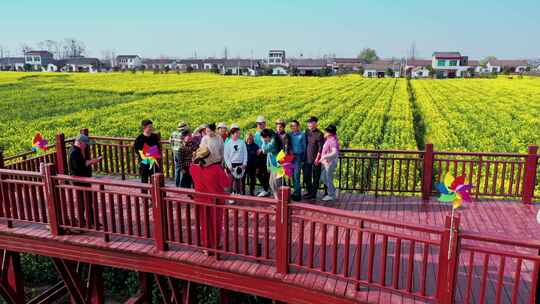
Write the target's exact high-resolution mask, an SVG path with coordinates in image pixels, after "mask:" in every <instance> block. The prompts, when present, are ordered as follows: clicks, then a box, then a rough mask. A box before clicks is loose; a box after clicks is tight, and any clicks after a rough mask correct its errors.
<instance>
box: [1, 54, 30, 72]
mask: <svg viewBox="0 0 540 304" xmlns="http://www.w3.org/2000/svg"><path fill="white" fill-rule="evenodd" d="M0 71H24V57H4V58H0Z"/></svg>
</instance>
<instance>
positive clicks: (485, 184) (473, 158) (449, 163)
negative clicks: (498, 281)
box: [4, 129, 540, 203]
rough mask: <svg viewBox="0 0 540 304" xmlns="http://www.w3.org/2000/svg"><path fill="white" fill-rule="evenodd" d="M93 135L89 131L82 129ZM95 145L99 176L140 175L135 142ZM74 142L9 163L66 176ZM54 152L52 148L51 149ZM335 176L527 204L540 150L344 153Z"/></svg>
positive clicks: (367, 186)
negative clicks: (462, 184)
mask: <svg viewBox="0 0 540 304" xmlns="http://www.w3.org/2000/svg"><path fill="white" fill-rule="evenodd" d="M81 132H84V133H86V134H88V130H87V129H83V130H81ZM90 138H91V139H93V140H95V141H96V144H95V145H93V146H91V148H90V149H89V151H90V154H91V157H97V156H102V157H103V160H102V161H101V162H100V163H98V164H97V166H96V167H95V172H96V173H97V174H105V175H118V176H121V177H122V179H125V178H127V177H136V176H138V174H139V173H138V158H137V155H136V152H135V151H134V150H133V146H132V144H133V138H121V137H105V136H90ZM71 142H72V139H70V140H64V137H63V135H62V134H59V135H57V138H56V144H55V146H54V150H56V151H62V152H61V153H58V152H56V151H54V152H49V153H48V154H44V155H40V156H37V157H31V158H28V157H29V156H30V155H31V153H23V154H19V155H17V156H13V157H9V158H6V159H4V162H5V163H6V164H7V167H8V168H11V169H18V170H26V171H34V172H37V171H39V163H41V162H52V163H55V164H56V165H57V168H58V172H59V173H67V162H66V160H67V153H68V152H67V151H68V146H69V144H70V143H71ZM162 147H163V151H162V154H163V155H162V159H161V168H162V171H163V175H164V176H165V177H166V178H173V177H174V157H173V152H172V150H171V149H170V145H169V142H168V141H166V140H163V141H162ZM51 151H52V149H51ZM340 152H341V155H340V158H339V163H338V169H337V172H336V182H337V186H338V188H339V189H342V190H346V191H359V192H371V193H374V194H375V195H384V194H395V193H398V194H401V193H412V194H415V193H418V194H421V195H422V197H423V198H424V199H428V198H429V197H430V196H432V195H433V194H435V189H434V187H433V184H434V183H435V181H438V180H440V179H441V178H442V175H443V174H445V173H446V172H451V173H453V174H454V175H455V176H457V175H462V174H464V175H466V176H467V178H468V182H469V183H471V184H472V185H473V189H472V194H473V195H474V196H475V197H476V198H479V197H506V198H520V199H521V200H522V201H523V202H525V203H530V202H532V200H533V199H535V198H540V184H539V183H540V169H539V166H540V165H539V162H538V159H539V155H538V146H530V147H529V149H528V153H527V154H519V153H487V152H481V153H479V152H444V151H434V149H433V145H432V144H427V145H426V148H425V150H424V151H403V150H368V149H343V150H342V151H340Z"/></svg>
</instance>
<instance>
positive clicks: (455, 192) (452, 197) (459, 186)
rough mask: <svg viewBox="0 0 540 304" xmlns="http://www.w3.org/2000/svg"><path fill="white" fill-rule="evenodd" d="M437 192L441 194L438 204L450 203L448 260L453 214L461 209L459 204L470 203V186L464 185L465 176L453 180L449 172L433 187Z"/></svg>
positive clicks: (452, 229)
mask: <svg viewBox="0 0 540 304" xmlns="http://www.w3.org/2000/svg"><path fill="white" fill-rule="evenodd" d="M435 187H436V188H437V190H438V191H439V192H440V193H441V196H439V201H440V202H448V203H449V202H452V215H451V218H450V240H449V242H448V259H450V257H451V255H450V253H451V252H450V251H451V248H452V242H453V239H454V212H455V210H456V209H457V208H459V207H461V202H462V201H466V202H472V200H471V195H470V193H469V191H470V190H471V189H472V185H470V184H465V176H464V175H462V176H458V177H456V178H454V177H453V176H452V174H450V173H449V172H448V173H446V175H445V176H444V180H443V182H442V183H441V182H439V183H437V184H436V185H435Z"/></svg>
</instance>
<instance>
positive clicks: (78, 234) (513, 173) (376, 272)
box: [0, 134, 540, 303]
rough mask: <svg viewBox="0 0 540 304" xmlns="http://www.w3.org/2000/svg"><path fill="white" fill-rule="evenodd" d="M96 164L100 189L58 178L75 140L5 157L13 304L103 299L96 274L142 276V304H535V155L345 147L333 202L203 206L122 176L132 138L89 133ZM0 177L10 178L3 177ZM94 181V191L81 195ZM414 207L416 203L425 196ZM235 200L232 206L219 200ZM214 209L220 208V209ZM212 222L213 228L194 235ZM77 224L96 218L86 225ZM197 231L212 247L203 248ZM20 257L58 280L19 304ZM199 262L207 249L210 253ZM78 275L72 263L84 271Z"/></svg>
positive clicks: (5, 286)
mask: <svg viewBox="0 0 540 304" xmlns="http://www.w3.org/2000/svg"><path fill="white" fill-rule="evenodd" d="M92 138H93V139H95V140H97V142H98V143H97V144H96V145H94V146H92V148H91V150H90V151H89V152H90V153H91V154H93V155H102V156H103V157H104V161H103V162H101V163H100V164H99V165H98V166H97V167H96V168H95V169H96V170H95V171H96V173H97V174H98V177H96V178H74V177H70V176H67V175H65V174H64V173H65V168H66V153H67V152H66V151H67V148H68V147H69V145H70V143H71V141H70V140H64V136H63V135H62V134H60V135H58V136H57V138H56V143H55V145H53V146H51V149H50V151H49V152H47V154H44V155H39V156H35V155H33V154H32V153H23V154H19V155H16V156H13V157H7V158H1V157H0V160H1V161H0V192H1V201H0V249H2V250H3V251H2V252H3V255H2V261H1V262H2V264H1V268H0V270H1V271H0V296H2V297H3V298H4V299H5V300H6V301H7V302H8V303H50V302H51V301H53V300H54V299H57V298H59V297H61V296H63V295H65V294H66V293H67V294H69V296H70V298H71V301H72V302H75V303H102V302H103V286H102V283H101V280H100V275H101V269H102V266H111V267H118V268H124V269H129V270H133V271H138V272H139V273H140V275H139V277H140V292H139V293H138V295H137V296H135V297H133V298H131V299H130V300H129V301H128V303H143V302H147V301H148V299H149V298H148V297H149V289H150V287H149V286H150V284H151V281H152V280H156V282H157V283H158V284H157V285H158V287H159V290H160V293H161V296H162V302H163V303H190V301H193V294H192V293H193V290H192V288H191V286H192V283H202V284H207V285H212V286H216V287H219V288H221V290H222V292H221V296H220V298H221V302H223V303H226V302H227V290H235V291H240V292H245V293H250V294H255V295H259V296H262V297H267V298H271V299H274V300H276V301H281V302H286V303H432V302H433V303H453V302H455V303H536V301H537V299H538V298H539V296H540V295H539V284H538V278H539V269H540V256H539V252H540V240H539V238H538V235H540V225H539V224H538V223H536V219H535V217H536V212H538V209H539V207H540V206H539V204H538V199H539V198H540V197H539V194H540V193H538V190H537V191H536V192H535V187H536V188H537V189H538V186H537V185H536V183H537V175H538V172H539V170H538V158H539V156H538V150H537V149H538V148H537V147H535V146H532V147H529V153H528V154H513V153H512V154H511V153H455V152H438V151H433V146H431V145H427V146H426V149H425V150H424V151H377V150H345V151H343V153H342V156H341V158H340V164H339V169H338V170H339V171H338V176H337V182H338V185H339V188H340V189H341V195H340V200H339V201H338V202H334V203H328V204H326V205H323V204H321V203H306V202H301V203H291V202H290V200H289V189H288V188H286V187H285V188H282V189H281V193H280V196H279V197H280V199H279V200H274V199H267V198H255V197H249V196H237V195H211V196H210V197H211V198H212V200H213V202H212V203H203V202H199V201H196V200H193V199H192V197H199V196H208V195H207V194H204V193H196V192H194V191H193V190H189V189H179V188H175V187H172V186H170V185H169V184H168V183H167V182H165V181H166V179H167V178H168V177H171V176H172V168H173V165H172V154H171V151H170V150H169V148H168V146H167V143H166V142H164V147H165V149H164V155H163V158H162V164H161V166H162V168H163V169H164V172H163V175H162V174H159V175H155V176H154V178H153V180H152V183H151V184H148V185H145V184H141V183H138V182H133V181H129V178H130V177H131V176H133V177H134V176H136V168H137V161H136V157H135V154H134V153H133V151H132V148H131V143H132V140H131V139H128V138H111V137H92ZM1 168H4V169H1ZM447 171H450V172H452V173H454V174H455V175H460V174H466V175H467V177H468V179H469V182H471V183H472V184H473V185H474V186H475V187H474V189H473V191H472V193H473V195H474V196H475V197H476V200H475V202H474V203H472V204H466V205H465V206H464V207H463V208H462V209H461V210H459V212H458V215H457V216H456V217H455V218H454V221H453V222H452V220H451V219H450V217H449V216H448V215H449V214H450V206H447V205H444V204H441V203H439V202H436V201H435V200H433V199H430V196H432V195H433V194H435V192H434V191H433V187H432V186H433V182H434V181H435V180H437V179H439V178H440V176H441V175H442V174H444V172H447ZM81 182H82V183H88V184H90V185H91V187H81V186H77V183H81ZM420 196H421V198H420ZM229 199H233V200H235V201H236V202H237V203H236V204H235V205H227V204H222V203H221V202H223V201H225V200H229ZM218 210H219V211H220V212H218ZM212 212H215V213H217V214H223V216H222V219H223V222H224V224H223V227H220V228H217V227H215V226H213V229H203V228H204V227H206V225H207V218H205V217H204V216H203V217H201V216H197V215H198V214H203V215H207V214H210V213H212ZM86 219H93V220H88V221H85V220H86ZM203 233H209V234H213V237H214V238H215V239H218V240H220V242H219V243H214V244H212V246H209V245H208V243H206V241H205V240H206V239H207V238H206V237H204V236H203V235H202V234H203ZM19 253H32V254H38V255H43V256H48V257H51V258H52V260H53V262H54V265H55V268H56V270H57V271H58V273H59V275H60V277H61V278H62V281H60V282H59V283H58V284H56V285H54V286H52V287H51V288H50V289H48V290H46V291H45V292H44V293H43V294H41V295H39V296H38V297H36V298H33V299H26V297H25V293H24V282H23V279H22V275H21V271H20V258H19ZM205 253H209V254H205ZM83 264H84V265H86V267H81V265H83Z"/></svg>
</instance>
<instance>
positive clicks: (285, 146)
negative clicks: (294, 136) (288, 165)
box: [276, 119, 291, 154]
mask: <svg viewBox="0 0 540 304" xmlns="http://www.w3.org/2000/svg"><path fill="white" fill-rule="evenodd" d="M285 126H286V124H285V120H283V119H278V120H277V121H276V134H277V135H279V137H280V138H281V147H280V148H281V149H280V150H283V152H285V154H289V153H291V138H290V135H289V133H287V132H285Z"/></svg>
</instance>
